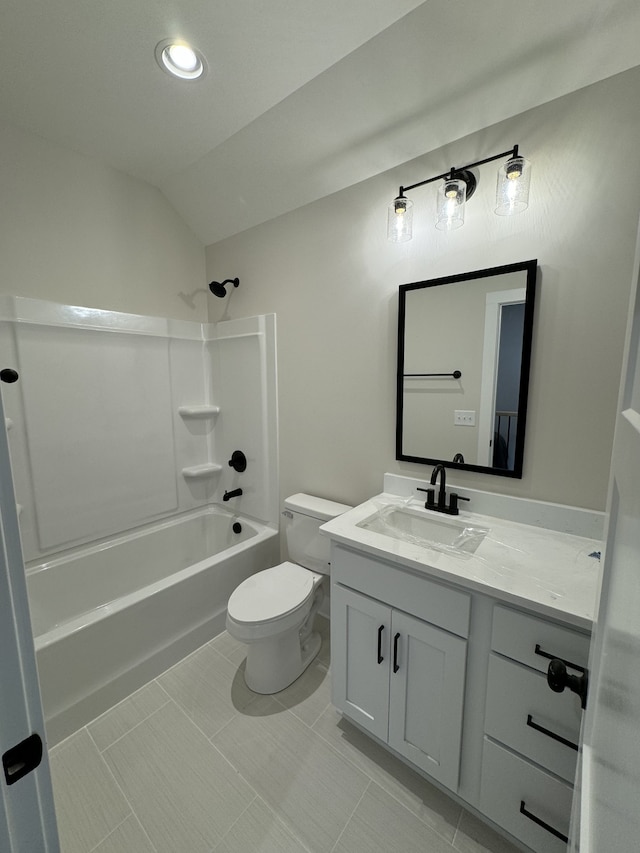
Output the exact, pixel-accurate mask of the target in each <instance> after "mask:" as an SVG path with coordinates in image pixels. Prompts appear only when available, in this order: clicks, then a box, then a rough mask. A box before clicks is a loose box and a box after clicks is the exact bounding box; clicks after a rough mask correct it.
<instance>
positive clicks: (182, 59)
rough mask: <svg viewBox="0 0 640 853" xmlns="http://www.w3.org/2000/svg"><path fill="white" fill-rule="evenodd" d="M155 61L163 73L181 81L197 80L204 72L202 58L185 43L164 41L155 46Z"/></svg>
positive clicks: (198, 52)
mask: <svg viewBox="0 0 640 853" xmlns="http://www.w3.org/2000/svg"><path fill="white" fill-rule="evenodd" d="M156 61H157V63H158V65H159V66H160V68H162V70H163V71H166V72H167V74H171V76H172V77H178V78H180V79H181V80H197V79H198V78H200V77H202V76H203V75H204V73H205V71H206V68H207V64H206V62H205V59H204V56H203V55H202V54H201V53H200V51H199V50H196V49H195V48H194V47H192V46H191V45H190V44H187V42H186V41H182V40H181V39H164V41H161V42H159V44H157V45H156Z"/></svg>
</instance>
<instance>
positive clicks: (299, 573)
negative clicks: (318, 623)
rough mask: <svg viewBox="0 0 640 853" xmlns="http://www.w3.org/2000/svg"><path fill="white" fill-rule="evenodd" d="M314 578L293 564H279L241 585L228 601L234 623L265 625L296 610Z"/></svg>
mask: <svg viewBox="0 0 640 853" xmlns="http://www.w3.org/2000/svg"><path fill="white" fill-rule="evenodd" d="M314 577H315V576H314V575H313V574H312V573H311V572H309V571H307V569H303V568H302V567H301V566H297V565H296V564H295V563H289V562H286V563H280V565H279V566H274V567H273V568H272V569H264V570H263V571H261V572H258V573H257V574H255V575H252V576H251V577H250V578H247V579H246V580H245V581H243V582H242V583H241V584H240V586H239V587H237V589H235V590H234V592H232V593H231V597H230V599H229V604H228V607H227V609H228V611H229V615H230V616H231V618H232V619H235V620H236V622H245V623H247V622H253V623H257V622H269V621H270V620H272V619H278V618H280V617H282V616H286V615H287V614H288V613H291V611H292V610H295V609H296V608H297V607H300V606H301V605H302V604H304V602H305V601H306V600H307V598H308V597H309V596H310V595H311V592H312V590H313V580H314Z"/></svg>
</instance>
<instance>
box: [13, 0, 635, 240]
mask: <svg viewBox="0 0 640 853" xmlns="http://www.w3.org/2000/svg"><path fill="white" fill-rule="evenodd" d="M0 20H1V23H2V28H1V32H0V48H1V49H0V72H1V74H2V86H1V87H0V114H1V115H2V120H3V121H6V122H8V123H10V124H13V125H16V126H18V127H21V128H24V129H27V130H30V131H33V132H35V133H37V134H39V135H40V136H43V137H45V138H47V139H50V140H52V141H54V142H56V143H59V144H61V145H63V146H66V147H68V148H71V149H73V150H76V151H78V152H81V153H84V154H86V155H88V156H91V157H94V158H97V159H99V160H101V161H103V162H106V163H108V164H109V165H111V166H113V167H115V168H117V169H120V170H122V171H124V172H126V173H128V174H130V175H133V176H135V177H137V178H140V179H142V180H145V181H148V182H150V183H151V184H153V185H155V186H157V187H159V188H160V190H162V192H163V193H164V194H165V195H166V196H167V198H168V199H169V200H170V202H171V203H172V204H173V205H174V207H175V208H176V209H177V210H178V212H179V213H180V214H181V216H182V217H183V218H184V219H185V221H186V222H187V223H188V225H189V226H190V227H191V228H192V229H193V231H194V232H195V233H196V234H197V235H198V237H199V238H200V239H201V240H202V242H203V243H204V244H209V243H213V242H216V241H218V240H220V239H223V238H225V237H228V236H230V235H232V234H235V233H238V232H240V231H243V230H245V229H246V228H250V227H251V226H253V225H256V224H258V223H260V222H264V221H266V220H268V219H271V218H273V217H276V216H279V215H281V214H282V213H285V212H288V211H290V210H294V209H295V208H297V207H299V206H301V205H303V204H307V203H309V202H311V201H314V200H316V199H318V198H321V197H324V196H326V195H329V194H331V193H333V192H336V191H338V190H340V189H343V188H345V187H347V186H350V185H352V184H355V183H357V182H358V181H362V180H365V179H366V178H369V177H372V176H373V175H376V174H379V173H381V172H383V171H386V170H387V169H390V168H392V167H394V166H397V165H399V164H400V163H403V162H406V161H407V160H410V159H412V158H414V157H417V156H420V155H422V154H425V153H427V152H428V151H431V150H434V149H436V148H439V147H440V146H442V145H444V144H446V143H447V142H450V141H452V140H454V139H457V138H460V137H462V136H464V135H466V134H468V133H471V132H474V131H476V130H479V129H481V128H483V127H487V126H489V125H491V124H493V123H495V122H497V121H501V120H503V119H505V118H508V117H509V116H512V115H515V114H517V113H520V112H522V111H523V110H526V109H529V108H531V107H534V106H537V105H539V104H541V103H544V102H546V101H549V100H551V99H553V98H556V97H559V96H561V95H564V94H566V93H568V92H571V91H573V90H575V89H578V88H581V87H583V86H586V85H588V84H590V83H593V82H596V81H597V80H600V79H603V78H605V77H608V76H610V75H612V74H616V73H618V72H620V71H623V70H626V69H627V68H630V67H633V66H635V65H640V3H638V0H562V2H558V0H427V2H419V0H347V2H344V0H268V2H260V0H171V2H169V0H134V2H132V0H108V2H106V0H48V2H46V3H43V2H42V0H2V12H1V18H0ZM170 37H180V38H183V39H186V40H187V41H189V42H190V43H192V44H193V45H194V46H196V47H197V48H198V49H199V50H200V51H201V52H202V53H203V54H204V55H205V57H206V60H207V63H208V66H209V70H208V74H207V75H206V77H205V78H204V79H203V80H200V81H197V82H193V83H187V82H184V81H180V80H174V79H172V78H170V77H169V76H168V75H167V74H165V73H163V72H162V71H161V70H160V69H159V67H158V65H157V64H156V61H155V58H154V49H155V46H156V44H157V43H158V42H160V41H161V40H163V39H167V38H170ZM639 97H640V93H639Z"/></svg>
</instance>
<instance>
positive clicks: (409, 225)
mask: <svg viewBox="0 0 640 853" xmlns="http://www.w3.org/2000/svg"><path fill="white" fill-rule="evenodd" d="M412 207H413V202H412V201H411V199H409V198H405V197H404V196H398V198H394V200H393V201H392V202H391V204H390V205H389V211H388V215H387V239H388V240H390V241H391V242H392V243H405V242H406V241H407V240H410V239H411V237H412V236H413V210H412Z"/></svg>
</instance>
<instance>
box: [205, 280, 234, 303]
mask: <svg viewBox="0 0 640 853" xmlns="http://www.w3.org/2000/svg"><path fill="white" fill-rule="evenodd" d="M226 284H232V285H233V286H234V287H237V286H238V285H239V284H240V279H239V278H225V280H224V281H212V282H211V284H210V285H209V290H210V291H211V293H213V295H214V296H219V297H220V299H222V298H223V297H225V296H226V295H227V291H226V290H225V289H224V288H225V285H226Z"/></svg>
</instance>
